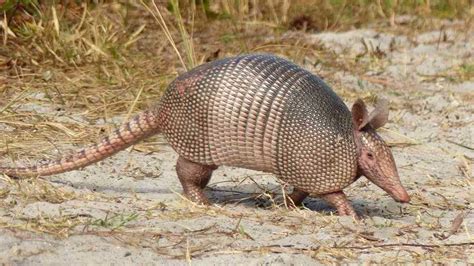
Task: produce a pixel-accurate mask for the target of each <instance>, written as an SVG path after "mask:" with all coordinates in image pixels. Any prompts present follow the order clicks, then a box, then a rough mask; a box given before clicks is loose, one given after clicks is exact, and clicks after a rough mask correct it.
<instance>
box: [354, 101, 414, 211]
mask: <svg viewBox="0 0 474 266" xmlns="http://www.w3.org/2000/svg"><path fill="white" fill-rule="evenodd" d="M387 120H388V105H387V102H386V101H384V100H379V101H378V102H377V104H376V106H375V109H374V110H373V111H372V112H371V113H370V114H369V113H368V112H367V108H366V106H365V104H364V102H363V101H362V100H361V99H358V100H357V101H356V102H355V103H354V105H353V106H352V122H353V124H354V136H355V142H356V145H357V157H358V158H357V160H358V174H359V175H364V176H365V177H367V179H369V180H370V181H372V182H373V183H374V184H376V185H377V186H379V187H380V188H382V189H383V190H385V191H386V192H387V193H388V194H389V195H390V196H392V197H393V198H394V199H395V200H396V201H398V202H409V201H410V196H409V195H408V193H407V192H406V190H405V188H404V187H403V186H402V183H401V182H400V177H399V176H398V171H397V166H396V165H395V160H394V159H393V155H392V152H391V151H390V148H389V147H388V145H387V144H386V143H385V141H383V139H382V138H381V137H380V136H379V135H378V134H377V133H376V132H375V129H377V128H379V127H381V126H383V125H384V124H385V123H386V122H387Z"/></svg>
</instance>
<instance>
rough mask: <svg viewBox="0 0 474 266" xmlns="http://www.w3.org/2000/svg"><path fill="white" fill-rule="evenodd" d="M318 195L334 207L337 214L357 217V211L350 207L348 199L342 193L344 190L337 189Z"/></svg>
mask: <svg viewBox="0 0 474 266" xmlns="http://www.w3.org/2000/svg"><path fill="white" fill-rule="evenodd" d="M320 197H321V198H322V199H324V200H325V201H327V202H328V203H329V204H331V205H332V206H333V207H334V208H336V209H337V212H338V213H339V215H350V216H353V217H358V216H357V213H356V212H355V210H354V208H353V207H352V204H351V203H350V202H349V200H347V198H346V194H344V192H342V191H337V192H333V193H329V194H325V195H322V196H320Z"/></svg>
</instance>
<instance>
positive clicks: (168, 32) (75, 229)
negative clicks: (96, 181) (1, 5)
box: [0, 0, 474, 263]
mask: <svg viewBox="0 0 474 266" xmlns="http://www.w3.org/2000/svg"><path fill="white" fill-rule="evenodd" d="M77 2H78V1H62V3H68V4H67V6H64V5H62V4H56V5H39V6H36V5H35V6H26V7H21V6H19V7H18V8H11V9H9V10H7V13H6V14H7V16H4V18H3V19H2V24H1V28H2V31H1V33H2V41H3V45H1V46H0V73H1V75H0V95H1V97H0V106H1V107H0V123H1V125H2V126H1V132H2V140H1V141H2V143H3V144H2V145H0V154H1V155H2V158H8V160H9V162H7V163H9V164H12V163H17V161H18V160H19V159H20V158H21V159H22V160H25V159H31V160H33V159H38V158H53V157H57V156H58V154H62V153H65V150H66V148H72V146H82V145H84V144H86V143H90V142H91V141H92V140H95V139H98V138H99V136H100V135H104V134H107V133H109V132H110V131H111V130H112V129H113V128H114V127H115V126H116V125H117V124H119V123H121V122H122V121H123V119H124V118H126V117H129V116H130V115H131V114H132V113H135V112H137V111H139V110H143V109H145V108H146V107H147V106H149V105H151V104H153V103H155V102H156V101H158V99H159V97H160V95H161V93H162V91H163V89H164V88H165V87H166V85H167V84H168V83H169V82H170V81H171V80H172V79H173V78H174V77H175V76H176V75H177V74H179V73H182V72H184V71H185V70H186V69H189V68H191V67H193V66H195V65H198V64H200V63H202V62H205V61H210V60H214V59H216V58H220V57H224V56H228V55H235V54H239V53H245V52H270V53H277V54H280V55H284V56H287V57H289V58H292V59H293V60H295V61H296V62H300V63H301V62H306V63H307V62H312V63H314V65H315V67H316V68H318V69H320V70H321V74H322V75H323V76H324V77H325V78H327V79H328V80H330V81H331V79H332V76H331V71H330V70H331V69H338V70H344V71H347V72H350V73H354V74H356V76H360V77H361V80H364V79H365V80H368V79H371V80H370V82H372V83H374V84H380V85H383V86H391V84H390V81H387V80H376V79H374V78H371V77H365V76H363V74H364V73H365V72H366V71H367V69H369V68H376V67H377V64H379V61H378V60H377V58H378V57H379V56H382V55H379V54H377V53H376V51H373V50H370V49H369V48H368V51H367V53H368V57H369V59H370V60H369V61H368V62H366V63H364V62H360V61H356V60H354V59H353V58H343V57H341V56H339V55H336V54H333V53H330V52H328V51H326V50H325V49H324V48H323V47H321V46H320V45H318V44H314V43H308V42H305V41H304V38H303V37H302V35H301V33H299V32H294V33H293V34H291V35H285V34H284V33H285V31H286V30H288V29H292V30H295V29H296V30H302V31H315V32H317V31H324V30H333V31H340V30H344V29H349V28H353V27H361V26H363V25H366V24H367V23H372V22H374V21H377V22H378V23H380V25H383V27H386V26H387V25H392V26H391V28H390V29H388V30H393V31H412V32H413V34H415V33H417V32H420V31H424V30H428V29H432V28H437V27H439V25H438V24H437V23H438V22H437V20H436V19H434V18H435V17H442V18H446V17H447V18H466V17H468V16H472V14H473V7H472V4H470V3H471V2H470V1H469V0H460V1H403V0H399V1H395V0H394V1H364V0H358V1H356V0H347V1H329V0H312V1H310V2H311V3H308V1H303V0H296V1H289V0H278V1H250V0H249V1H230V0H218V1H205V0H203V1H183V0H182V1H177V0H172V1H170V2H169V4H168V5H167V3H168V2H167V1H156V2H155V3H156V5H154V4H153V3H152V2H150V1H145V2H139V1H120V2H117V3H100V4H93V1H84V4H82V5H78V4H76V3H77ZM257 2H258V5H256V6H255V5H254V3H257ZM430 2H431V5H427V3H430ZM412 3H415V4H412ZM404 14H407V15H412V16H414V19H413V20H409V22H406V23H405V22H404V23H399V24H398V25H396V24H397V21H396V20H395V19H394V18H395V15H404ZM470 23H471V21H469V19H467V22H466V24H467V25H468V24H469V25H470ZM466 27H468V26H466ZM472 66H473V65H472V64H466V65H463V67H461V68H460V69H453V70H451V71H452V73H455V75H452V73H451V72H450V73H447V75H449V76H450V77H455V78H456V79H457V80H472V78H473V73H474V71H473V67H472ZM334 83H335V84H336V86H337V84H338V83H337V82H336V81H335V80H334ZM338 90H339V92H340V93H341V95H342V96H343V97H344V98H346V99H347V98H351V99H353V98H355V96H356V95H355V94H354V92H352V91H346V90H344V89H343V88H339V87H338ZM358 96H360V95H358ZM362 97H363V98H365V99H368V100H372V101H373V100H375V95H373V94H372V93H370V92H367V94H365V95H362ZM395 134H396V132H395ZM400 139H401V140H400ZM148 141H153V140H148ZM392 144H393V145H398V146H406V145H417V144H418V142H417V141H416V140H412V139H406V138H405V139H404V138H399V140H398V141H394V142H393V143H392ZM135 149H137V150H140V151H146V152H153V151H156V149H157V148H156V147H152V146H151V145H147V144H146V143H145V144H142V145H140V146H136V147H135ZM12 161H13V162H12ZM20 161H21V160H20ZM3 162H5V160H4V161H3ZM466 164H467V163H466ZM464 168H466V169H468V167H464ZM464 168H462V169H464ZM464 171H465V172H466V171H467V170H464ZM466 175H467V174H466ZM4 182H5V183H6V184H9V186H8V188H6V187H4V188H0V208H3V209H9V207H11V206H13V205H12V204H14V205H15V204H24V205H26V204H27V203H29V202H32V201H42V202H49V203H57V204H60V203H65V202H68V201H72V200H81V201H84V202H93V201H95V200H97V199H100V200H102V201H104V202H107V201H114V200H115V199H113V198H107V197H105V196H104V195H99V194H97V193H92V192H91V193H84V194H80V195H79V194H76V193H73V192H70V191H67V190H64V189H62V188H58V187H55V186H52V185H51V184H49V183H47V182H44V181H41V180H32V181H21V182H16V181H12V180H10V179H7V178H5V180H4ZM278 197H281V188H277V189H268V188H263V189H262V191H261V193H256V194H251V195H244V197H241V198H240V200H245V199H246V198H253V199H263V201H264V202H266V203H267V205H270V209H271V210H272V211H270V212H267V213H265V214H263V216H262V214H259V213H256V212H252V211H246V212H241V211H232V210H229V209H227V208H218V207H209V208H200V207H196V206H194V205H192V204H190V203H186V202H180V203H177V206H166V205H164V204H160V203H156V202H153V203H151V202H140V204H130V206H129V207H131V208H133V209H135V211H134V212H128V211H126V212H123V213H117V212H110V213H109V214H108V215H107V216H106V218H104V219H97V218H92V217H87V216H77V215H63V216H57V217H41V216H38V217H36V218H28V217H26V216H23V215H22V214H17V213H9V215H10V218H11V219H5V220H0V228H6V229H9V230H13V231H16V230H18V231H22V230H26V231H32V232H41V233H48V234H51V235H54V236H58V237H62V238H64V237H68V236H71V235H85V234H93V235H99V236H113V237H115V239H116V240H117V241H118V242H119V243H121V244H123V245H131V246H137V247H142V248H150V249H152V250H154V251H156V252H157V253H159V254H164V255H169V256H171V257H175V258H183V259H186V258H190V257H193V258H196V257H199V256H203V255H209V254H235V253H242V254H247V253H261V254H265V253H295V254H310V255H311V256H313V257H314V258H315V259H317V260H318V261H320V262H322V263H336V262H338V260H339V259H341V258H355V257H356V256H358V254H360V252H363V250H365V249H372V250H373V251H378V250H383V249H391V248H395V247H396V248H400V249H401V250H402V249H407V247H408V246H409V245H406V243H388V244H387V243H383V244H378V241H377V239H376V238H374V237H371V232H360V231H354V230H353V229H351V228H349V227H347V226H343V225H341V224H339V223H338V222H337V219H335V218H334V217H331V216H325V215H321V214H319V213H308V212H300V211H298V210H296V211H290V210H287V209H286V208H284V207H283V206H281V205H282V203H281V201H280V200H279V199H278ZM130 200H132V199H130ZM137 205H139V206H141V208H140V209H136V208H137ZM410 208H412V209H410V210H409V211H410V212H412V213H417V212H421V211H422V210H424V209H426V208H440V209H458V210H464V209H465V206H462V205H456V204H454V203H451V202H449V201H445V200H444V199H442V198H440V200H439V201H436V202H430V201H429V199H427V198H424V197H423V195H422V194H416V195H415V197H414V204H413V205H411V207H410ZM152 211H153V212H152ZM216 215H219V216H224V217H227V218H229V220H232V221H239V222H236V225H235V228H234V229H233V230H223V229H222V228H220V227H217V226H214V227H212V226H211V227H208V228H205V229H200V230H191V229H189V230H185V233H176V232H173V231H167V230H160V229H156V228H154V227H153V226H150V225H147V224H146V222H147V221H149V220H150V219H159V220H167V221H178V220H181V219H198V218H202V219H206V218H207V217H215V216H216ZM242 217H247V220H251V221H254V222H260V221H262V220H263V219H264V220H265V222H266V223H269V224H274V225H275V226H276V225H278V226H281V225H282V224H284V225H285V227H286V228H288V230H289V231H288V232H287V234H299V233H301V234H308V231H305V230H306V229H307V228H313V230H316V229H317V228H318V229H319V228H327V230H333V231H335V232H339V234H341V235H349V236H351V237H353V241H352V242H350V243H347V242H344V243H334V244H333V245H328V244H326V243H322V244H321V245H320V246H316V247H314V248H312V249H308V248H300V247H296V246H272V245H270V246H260V247H255V248H252V249H248V248H245V249H236V248H235V247H232V245H231V244H228V246H224V247H222V246H219V245H218V244H219V243H232V242H233V241H234V240H236V239H237V240H242V239H252V238H253V237H252V235H251V234H250V233H248V232H247V231H246V228H245V227H244V226H242V225H241V224H240V219H241V218H242ZM281 217H286V218H285V220H284V221H282V219H281ZM422 217H423V216H420V219H419V221H418V223H417V224H416V226H415V227H414V228H404V227H403V225H398V224H397V225H391V226H397V227H399V230H400V234H402V235H410V234H413V235H416V234H415V233H413V232H416V231H417V230H419V229H420V228H424V227H430V228H437V229H441V228H440V227H439V224H433V223H431V222H429V223H428V222H424V221H423V219H422ZM2 219H3V218H2ZM368 223H369V225H367V228H369V227H371V226H374V224H375V223H376V222H374V221H369V222H368ZM295 224H297V225H300V224H301V225H304V227H296V226H295ZM209 235H212V236H213V237H212V239H213V241H211V242H207V243H206V241H207V240H208V239H209ZM189 236H192V237H193V240H192V241H191V242H190V241H189V240H188V238H189ZM281 237H283V235H282V236H281ZM157 239H161V240H162V241H164V242H165V243H166V245H162V244H159V243H158V241H157ZM201 240H202V241H201ZM447 246H448V245H446V244H445V243H443V242H437V243H432V244H426V245H421V244H420V246H419V248H421V249H426V250H430V251H431V252H430V253H429V254H424V253H421V252H420V253H418V254H416V255H415V256H414V257H416V258H418V261H422V259H423V258H426V257H429V258H430V259H432V260H434V261H442V254H446V252H447V251H446V248H447ZM460 246H463V245H462V244H460ZM449 252H454V251H453V250H450V251H449ZM455 255H456V254H455ZM453 256H454V255H453Z"/></svg>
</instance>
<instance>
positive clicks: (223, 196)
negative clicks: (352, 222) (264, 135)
mask: <svg viewBox="0 0 474 266" xmlns="http://www.w3.org/2000/svg"><path fill="white" fill-rule="evenodd" d="M266 188H267V189H268V190H269V191H273V192H275V191H278V192H277V193H275V195H272V198H270V197H269V195H268V194H267V195H268V196H265V193H263V192H262V190H261V188H260V187H259V186H258V185H256V184H240V185H238V186H236V185H220V186H213V185H212V184H211V185H210V187H209V188H207V189H206V190H205V192H206V195H207V196H208V197H209V198H210V199H211V202H213V203H216V204H219V205H226V206H228V207H230V206H232V205H243V206H245V207H248V208H263V209H269V208H271V206H272V205H280V206H282V207H283V208H284V202H283V197H282V195H281V187H280V186H279V185H277V184H266ZM351 202H352V204H353V206H354V208H355V210H356V211H357V213H358V214H360V215H362V216H369V217H373V216H380V217H385V218H389V217H390V218H394V217H398V216H401V214H400V213H399V211H400V208H399V206H400V204H399V203H396V202H394V201H393V200H392V199H391V198H389V197H387V198H386V199H380V200H366V199H363V198H362V196H360V198H357V199H355V198H353V199H352V200H351ZM303 204H304V206H305V207H306V208H307V209H309V210H311V211H315V212H320V213H324V214H329V213H334V214H337V210H336V209H335V208H333V207H331V206H330V205H329V204H327V202H325V201H324V200H322V199H320V198H317V197H308V198H307V199H305V200H304V202H303Z"/></svg>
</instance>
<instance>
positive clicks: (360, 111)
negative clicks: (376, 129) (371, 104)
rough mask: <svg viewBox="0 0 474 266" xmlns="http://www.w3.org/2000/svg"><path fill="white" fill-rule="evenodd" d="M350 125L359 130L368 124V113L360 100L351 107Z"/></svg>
mask: <svg viewBox="0 0 474 266" xmlns="http://www.w3.org/2000/svg"><path fill="white" fill-rule="evenodd" d="M352 123H354V127H355V128H356V129H357V130H361V129H362V128H363V127H365V126H366V125H367V124H368V123H369V113H368V112H367V107H366V106H365V103H364V101H362V99H357V101H356V102H355V103H354V104H353V105H352Z"/></svg>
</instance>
